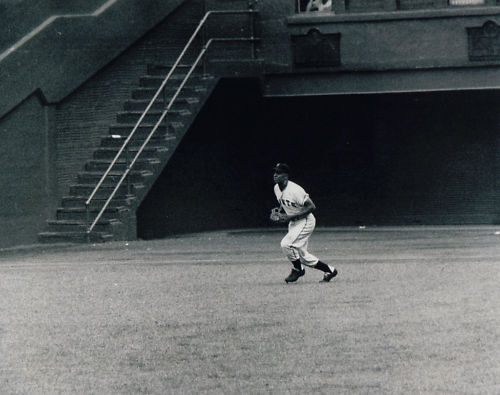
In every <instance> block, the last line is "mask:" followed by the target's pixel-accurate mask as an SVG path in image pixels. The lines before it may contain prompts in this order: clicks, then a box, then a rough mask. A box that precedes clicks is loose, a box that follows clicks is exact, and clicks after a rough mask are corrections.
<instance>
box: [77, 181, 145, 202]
mask: <svg viewBox="0 0 500 395" xmlns="http://www.w3.org/2000/svg"><path fill="white" fill-rule="evenodd" d="M94 188H95V185H94V184H74V185H71V186H70V187H69V193H70V195H72V196H87V198H88V197H89V196H90V194H91V193H92V192H93V191H94ZM128 188H130V194H133V195H134V194H135V193H136V192H138V191H140V190H143V189H144V188H145V185H144V184H139V183H136V184H131V185H130V186H128V185H127V184H126V183H123V184H122V185H120V187H119V188H118V190H117V191H116V195H117V197H122V198H124V197H127V196H128V195H129V190H128ZM114 189H115V185H105V184H104V185H101V187H100V188H99V189H98V190H97V192H96V195H95V196H96V197H97V198H102V199H107V198H108V197H109V196H111V193H112V192H113V190H114Z"/></svg>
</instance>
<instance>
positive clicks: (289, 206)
mask: <svg viewBox="0 0 500 395" xmlns="http://www.w3.org/2000/svg"><path fill="white" fill-rule="evenodd" d="M274 194H275V195H276V199H278V202H280V205H281V206H282V207H283V209H284V210H285V212H286V213H287V215H296V214H299V213H300V212H301V209H302V207H304V202H305V201H306V200H307V198H308V197H309V194H308V193H307V192H306V191H305V190H304V188H302V187H301V186H300V185H298V184H296V183H294V182H293V181H290V180H288V184H287V186H286V187H285V190H283V191H282V190H281V189H280V187H279V185H278V184H275V185H274Z"/></svg>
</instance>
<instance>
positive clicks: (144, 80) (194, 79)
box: [139, 70, 204, 88]
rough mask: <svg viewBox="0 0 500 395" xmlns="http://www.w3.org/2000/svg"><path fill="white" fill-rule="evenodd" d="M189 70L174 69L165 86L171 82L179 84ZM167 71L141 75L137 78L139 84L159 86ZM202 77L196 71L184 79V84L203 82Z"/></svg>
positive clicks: (147, 86) (145, 86)
mask: <svg viewBox="0 0 500 395" xmlns="http://www.w3.org/2000/svg"><path fill="white" fill-rule="evenodd" d="M188 71H189V70H176V72H175V73H174V74H172V75H171V76H170V79H169V80H168V81H167V87H168V86H169V85H170V84H171V83H172V84H175V85H176V86H179V84H180V83H181V82H182V81H183V80H184V78H185V77H186V75H187V73H188ZM168 73H169V72H168V71H167V72H166V73H165V74H164V75H159V74H157V75H152V74H149V75H146V76H144V77H141V78H140V79H139V84H140V86H142V87H144V88H159V87H160V86H161V84H162V83H163V81H164V80H165V78H166V77H167V75H168ZM203 81H204V78H203V76H202V75H201V74H198V73H193V74H191V76H190V77H189V79H188V80H187V81H186V85H188V84H190V83H197V84H199V83H200V82H203Z"/></svg>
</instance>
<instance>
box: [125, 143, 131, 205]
mask: <svg viewBox="0 0 500 395" xmlns="http://www.w3.org/2000/svg"><path fill="white" fill-rule="evenodd" d="M129 156H130V151H129V148H128V145H127V147H126V148H125V171H127V170H128V168H129V163H130V157H129ZM131 192H132V191H131V186H130V177H129V176H127V195H130V194H131Z"/></svg>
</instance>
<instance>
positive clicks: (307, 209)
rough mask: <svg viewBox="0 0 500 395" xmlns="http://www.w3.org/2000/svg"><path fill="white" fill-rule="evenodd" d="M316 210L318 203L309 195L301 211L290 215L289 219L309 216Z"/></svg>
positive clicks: (294, 219)
mask: <svg viewBox="0 0 500 395" xmlns="http://www.w3.org/2000/svg"><path fill="white" fill-rule="evenodd" d="M314 210H316V205H315V204H314V202H313V201H312V199H311V198H310V197H307V198H306V200H304V204H303V206H302V207H301V208H300V211H299V212H298V213H297V214H294V215H289V216H288V219H289V220H290V221H292V220H293V221H296V220H299V219H302V218H305V217H307V216H308V215H309V214H311V213H312V212H313V211H314Z"/></svg>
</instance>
